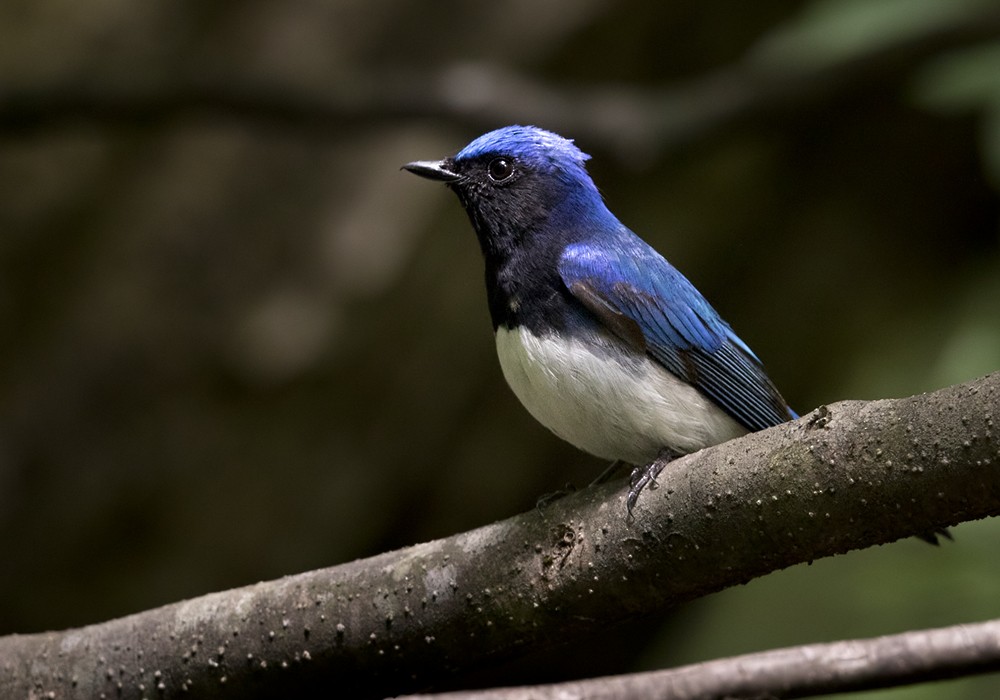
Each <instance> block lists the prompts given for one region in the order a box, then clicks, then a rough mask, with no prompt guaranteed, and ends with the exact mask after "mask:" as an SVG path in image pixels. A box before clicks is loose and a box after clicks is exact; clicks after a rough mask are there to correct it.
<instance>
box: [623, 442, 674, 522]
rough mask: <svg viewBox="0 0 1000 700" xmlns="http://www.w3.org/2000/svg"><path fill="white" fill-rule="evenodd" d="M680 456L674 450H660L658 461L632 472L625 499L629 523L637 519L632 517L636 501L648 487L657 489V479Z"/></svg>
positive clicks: (655, 460)
mask: <svg viewBox="0 0 1000 700" xmlns="http://www.w3.org/2000/svg"><path fill="white" fill-rule="evenodd" d="M679 456H680V455H678V454H677V453H676V452H674V451H673V450H669V449H667V448H664V449H662V450H660V453H659V454H658V455H656V459H654V460H653V461H652V462H650V463H649V464H647V465H646V466H644V467H636V468H635V469H633V470H632V474H631V475H630V476H629V490H628V496H626V497H625V507H626V509H627V510H628V520H629V522H631V521H632V520H634V519H635V517H634V516H633V515H632V509H633V508H635V504H636V501H638V500H639V494H641V493H642V490H643V489H644V488H646V487H647V486H649V488H650V489H655V488H656V487H657V483H656V477H658V476H659V475H660V472H662V471H663V468H664V467H666V466H667V465H668V464H670V462H672V461H673V460H675V459H677V457H679Z"/></svg>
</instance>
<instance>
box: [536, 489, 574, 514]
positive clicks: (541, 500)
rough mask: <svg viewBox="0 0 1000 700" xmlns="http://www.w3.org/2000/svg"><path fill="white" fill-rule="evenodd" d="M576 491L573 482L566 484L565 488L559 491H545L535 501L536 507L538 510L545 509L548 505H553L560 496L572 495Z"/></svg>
mask: <svg viewBox="0 0 1000 700" xmlns="http://www.w3.org/2000/svg"><path fill="white" fill-rule="evenodd" d="M574 491H576V487H575V486H573V484H566V486H565V488H561V489H559V490H558V491H552V492H551V493H543V494H542V495H541V496H539V497H538V500H537V501H535V508H536V509H538V510H544V509H545V508H546V507H548V506H550V505H552V504H553V503H555V502H556V501H558V500H559V499H560V498H563V497H565V496H568V495H570V494H571V493H573V492H574Z"/></svg>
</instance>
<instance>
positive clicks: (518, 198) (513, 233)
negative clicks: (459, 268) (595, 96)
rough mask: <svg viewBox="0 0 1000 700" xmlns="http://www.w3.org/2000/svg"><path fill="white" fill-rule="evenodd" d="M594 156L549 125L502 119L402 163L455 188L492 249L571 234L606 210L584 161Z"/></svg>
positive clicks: (486, 245)
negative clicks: (448, 152) (454, 144)
mask: <svg viewBox="0 0 1000 700" xmlns="http://www.w3.org/2000/svg"><path fill="white" fill-rule="evenodd" d="M589 157H590V156H588V155H587V154H586V153H584V152H583V151H581V150H580V149H579V148H577V147H576V145H574V143H573V142H572V141H571V140H569V139H565V138H563V137H562V136H559V135H558V134H554V133H552V132H550V131H545V130H544V129H539V128H538V127H534V126H505V127H503V128H501V129H497V130H495V131H490V132H489V133H486V134H483V135H482V136H480V137H478V138H476V139H475V140H473V141H472V142H471V143H470V144H469V145H468V146H466V147H465V148H463V149H462V150H461V151H459V152H458V153H457V154H455V155H454V156H452V157H450V158H445V159H444V160H440V161H416V162H413V163H408V164H406V165H404V166H403V168H404V169H406V170H409V171H410V172H412V173H414V174H416V175H420V176H421V177H426V178H428V179H431V180H438V181H440V182H444V183H446V184H447V185H448V186H449V187H450V188H451V189H452V190H454V191H455V193H456V194H457V195H458V197H459V199H460V200H461V202H462V205H463V206H464V207H465V210H466V212H467V213H468V214H469V218H470V219H471V220H472V225H473V227H474V228H475V229H476V234H477V235H478V237H479V242H480V244H481V245H482V246H483V252H484V253H485V254H486V255H487V256H489V255H491V254H494V253H501V254H502V253H503V252H504V251H505V250H508V249H509V247H510V246H514V245H521V244H523V243H524V242H525V241H528V240H530V239H529V237H532V238H537V237H539V236H541V237H544V238H550V237H553V236H555V237H567V236H572V232H573V231H582V230H584V229H585V228H586V227H585V224H586V223H587V219H588V218H591V217H594V216H603V215H604V213H606V212H607V209H606V208H605V207H604V203H603V201H602V200H601V195H600V193H599V192H598V191H597V187H596V186H595V185H594V182H593V180H591V179H590V175H588V174H587V170H586V167H585V165H584V164H585V162H586V161H587V159H588V158H589ZM567 242H568V241H567Z"/></svg>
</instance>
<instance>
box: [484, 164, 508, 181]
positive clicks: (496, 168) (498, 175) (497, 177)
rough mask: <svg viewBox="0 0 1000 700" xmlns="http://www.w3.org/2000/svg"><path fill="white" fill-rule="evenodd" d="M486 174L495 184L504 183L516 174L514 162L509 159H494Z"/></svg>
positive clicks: (487, 167)
mask: <svg viewBox="0 0 1000 700" xmlns="http://www.w3.org/2000/svg"><path fill="white" fill-rule="evenodd" d="M486 172H487V174H489V176H490V179H491V180H493V182H503V181H504V180H506V179H507V178H509V177H510V176H511V175H513V174H514V161H512V160H510V159H509V158H494V159H493V160H491V161H490V164H489V165H488V166H486Z"/></svg>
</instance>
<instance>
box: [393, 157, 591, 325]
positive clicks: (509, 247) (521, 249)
mask: <svg viewBox="0 0 1000 700" xmlns="http://www.w3.org/2000/svg"><path fill="white" fill-rule="evenodd" d="M404 167H405V168H406V169H407V170H409V171H410V172H413V173H414V174H417V175H421V176H423V177H427V178H429V179H433V180H438V181H441V182H444V183H445V184H447V185H448V187H449V188H451V189H452V190H454V191H455V194H457V195H458V198H459V200H460V201H461V203H462V206H463V207H464V208H465V211H466V213H467V214H468V215H469V219H470V220H471V222H472V227H473V228H474V229H475V231H476V237H477V238H478V239H479V245H480V247H481V248H482V251H483V257H484V258H485V262H486V288H487V294H488V302H489V306H490V314H491V316H492V318H493V325H494V327H498V326H500V325H506V326H508V327H511V326H514V325H517V324H519V323H528V324H530V323H531V322H532V321H533V320H535V319H533V318H525V314H529V315H530V314H536V315H547V320H548V322H552V321H554V320H556V316H558V314H556V313H554V312H553V311H551V310H550V309H549V307H550V305H553V304H555V305H557V306H558V305H559V304H560V303H561V304H562V305H565V303H566V302H565V300H563V297H564V296H565V295H566V289H565V286H564V285H563V284H562V282H561V280H560V279H559V276H558V272H557V267H558V265H557V260H558V257H559V254H560V253H561V251H562V250H563V248H564V247H565V245H566V244H567V243H568V242H569V241H570V240H571V239H572V237H573V235H574V234H575V233H576V232H575V230H574V227H573V226H572V225H568V226H567V225H560V224H562V223H564V222H563V221H562V218H563V217H561V216H559V215H558V214H556V215H554V212H555V208H556V206H557V205H558V204H560V203H561V204H565V202H567V201H570V200H573V197H572V196H568V193H567V189H568V187H569V185H568V184H567V182H566V181H565V180H564V179H562V178H560V177H558V176H556V175H554V174H553V173H552V172H549V171H539V167H543V168H544V165H542V166H539V165H537V164H533V163H530V162H526V161H525V160H524V159H522V158H520V157H518V156H513V155H508V154H504V153H484V154H482V155H478V156H476V157H474V158H463V159H462V160H460V161H456V160H455V159H454V158H446V159H445V160H443V161H440V162H418V163H410V164H409V165H406V166H404ZM527 299H531V300H532V302H531V303H528V304H524V303H522V302H523V301H525V300H527Z"/></svg>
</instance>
